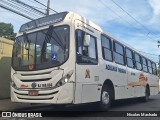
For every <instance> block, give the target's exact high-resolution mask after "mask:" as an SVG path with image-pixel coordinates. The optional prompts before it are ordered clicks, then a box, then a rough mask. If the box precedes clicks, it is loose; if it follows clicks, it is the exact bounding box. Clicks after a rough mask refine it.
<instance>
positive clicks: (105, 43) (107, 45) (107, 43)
mask: <svg viewBox="0 0 160 120" xmlns="http://www.w3.org/2000/svg"><path fill="white" fill-rule="evenodd" d="M101 40H102V55H103V59H105V60H108V61H113V54H112V42H111V40H110V38H108V37H106V36H104V35H102V36H101Z"/></svg>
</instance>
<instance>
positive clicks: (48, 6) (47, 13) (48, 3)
mask: <svg viewBox="0 0 160 120" xmlns="http://www.w3.org/2000/svg"><path fill="white" fill-rule="evenodd" d="M49 9H50V0H48V2H47V10H46V16H48V15H49Z"/></svg>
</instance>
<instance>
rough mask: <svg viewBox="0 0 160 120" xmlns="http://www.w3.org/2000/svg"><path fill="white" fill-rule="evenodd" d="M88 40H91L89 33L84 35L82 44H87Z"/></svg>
mask: <svg viewBox="0 0 160 120" xmlns="http://www.w3.org/2000/svg"><path fill="white" fill-rule="evenodd" d="M90 40H91V36H90V35H86V34H85V35H84V44H83V45H84V46H89V44H90Z"/></svg>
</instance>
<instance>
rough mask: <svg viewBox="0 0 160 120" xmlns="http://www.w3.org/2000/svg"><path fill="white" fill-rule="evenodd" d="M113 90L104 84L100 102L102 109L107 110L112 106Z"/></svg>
mask: <svg viewBox="0 0 160 120" xmlns="http://www.w3.org/2000/svg"><path fill="white" fill-rule="evenodd" d="M111 94H112V91H111V89H110V88H109V87H108V86H106V85H105V86H103V88H102V92H101V101H100V103H99V107H100V110H102V111H107V110H108V109H109V108H110V106H111V100H112V99H111V96H112V95H111Z"/></svg>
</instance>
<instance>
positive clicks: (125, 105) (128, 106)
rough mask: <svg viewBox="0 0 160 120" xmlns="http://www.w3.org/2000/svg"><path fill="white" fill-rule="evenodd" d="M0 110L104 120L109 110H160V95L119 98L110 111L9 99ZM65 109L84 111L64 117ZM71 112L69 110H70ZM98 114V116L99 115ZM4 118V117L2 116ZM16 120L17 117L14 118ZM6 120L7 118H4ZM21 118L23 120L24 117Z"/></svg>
mask: <svg viewBox="0 0 160 120" xmlns="http://www.w3.org/2000/svg"><path fill="white" fill-rule="evenodd" d="M57 110H58V111H61V112H59V113H58V116H59V117H57V114H55V111H57ZM0 111H51V112H50V113H52V112H53V116H54V114H55V117H54V119H56V120H57V119H65V120H66V119H69V120H72V119H77V120H79V119H85V118H86V116H87V119H94V120H104V119H106V118H105V117H100V116H105V114H108V113H109V112H111V111H113V112H117V111H160V95H157V96H152V97H151V98H150V101H149V102H147V103H143V102H140V101H139V100H138V99H129V100H119V101H116V102H115V103H114V105H113V106H112V108H111V109H110V111H109V112H97V111H96V108H95V107H94V106H93V104H89V105H80V106H67V107H62V108H60V109H56V108H55V107H54V106H53V105H40V104H39V105H30V104H20V103H11V102H10V100H9V99H7V100H0ZM65 111H83V112H77V113H75V112H70V114H71V115H72V113H73V114H77V116H80V118H74V117H71V118H68V117H67V118H66V117H65V118H64V117H63V116H65V115H66V112H65ZM68 113H69V112H68ZM97 116H98V117H97ZM0 119H4V118H0ZM12 119H13V120H15V118H12ZM34 119H35V120H36V118H34ZM41 119H42V120H48V119H49V120H51V119H53V118H41ZM113 119H115V118H113V117H110V118H107V120H113ZM117 119H119V120H134V119H135V118H132V117H128V118H117ZM150 119H151V120H152V119H154V120H159V119H160V118H146V117H143V118H138V117H136V120H150ZM4 120H5V119H4ZM19 120H23V119H22V118H21V119H19ZM37 120H39V119H37Z"/></svg>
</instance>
